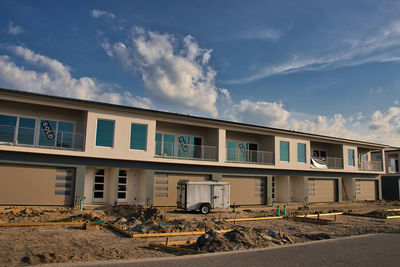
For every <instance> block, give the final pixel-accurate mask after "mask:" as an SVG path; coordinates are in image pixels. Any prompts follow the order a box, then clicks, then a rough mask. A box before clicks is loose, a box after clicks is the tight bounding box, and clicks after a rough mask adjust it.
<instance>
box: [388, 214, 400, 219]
mask: <svg viewBox="0 0 400 267" xmlns="http://www.w3.org/2000/svg"><path fill="white" fill-rule="evenodd" d="M399 218H400V215H395V216H386V219H399Z"/></svg>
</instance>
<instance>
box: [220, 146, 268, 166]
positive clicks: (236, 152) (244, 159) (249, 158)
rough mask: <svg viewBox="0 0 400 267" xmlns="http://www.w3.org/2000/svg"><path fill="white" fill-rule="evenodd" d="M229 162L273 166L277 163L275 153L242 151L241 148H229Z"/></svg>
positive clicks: (227, 158)
mask: <svg viewBox="0 0 400 267" xmlns="http://www.w3.org/2000/svg"><path fill="white" fill-rule="evenodd" d="M226 152H227V153H226V161H227V162H238V163H254V164H263V165H273V164H274V163H275V158H274V152H270V151H259V150H241V149H239V148H227V150H226Z"/></svg>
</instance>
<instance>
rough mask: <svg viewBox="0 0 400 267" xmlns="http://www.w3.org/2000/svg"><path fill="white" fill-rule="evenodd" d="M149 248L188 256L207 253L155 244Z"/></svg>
mask: <svg viewBox="0 0 400 267" xmlns="http://www.w3.org/2000/svg"><path fill="white" fill-rule="evenodd" d="M149 247H150V248H153V249H160V250H163V251H167V252H178V253H181V254H187V255H191V254H203V253H205V252H204V251H198V250H194V249H188V248H180V247H172V246H166V245H162V244H154V243H152V244H149Z"/></svg>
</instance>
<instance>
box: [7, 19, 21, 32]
mask: <svg viewBox="0 0 400 267" xmlns="http://www.w3.org/2000/svg"><path fill="white" fill-rule="evenodd" d="M8 32H9V33H11V34H13V35H17V34H20V33H23V32H24V29H22V27H21V26H17V25H14V23H13V22H12V21H10V22H9V23H8Z"/></svg>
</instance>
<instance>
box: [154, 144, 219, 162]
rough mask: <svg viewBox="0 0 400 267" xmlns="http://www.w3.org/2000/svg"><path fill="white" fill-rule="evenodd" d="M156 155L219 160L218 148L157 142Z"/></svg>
mask: <svg viewBox="0 0 400 267" xmlns="http://www.w3.org/2000/svg"><path fill="white" fill-rule="evenodd" d="M155 155H156V156H158V157H165V158H177V159H196V160H210V161H216V160H217V147H214V146H203V145H193V144H181V143H176V142H175V143H168V142H160V141H156V151H155Z"/></svg>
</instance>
